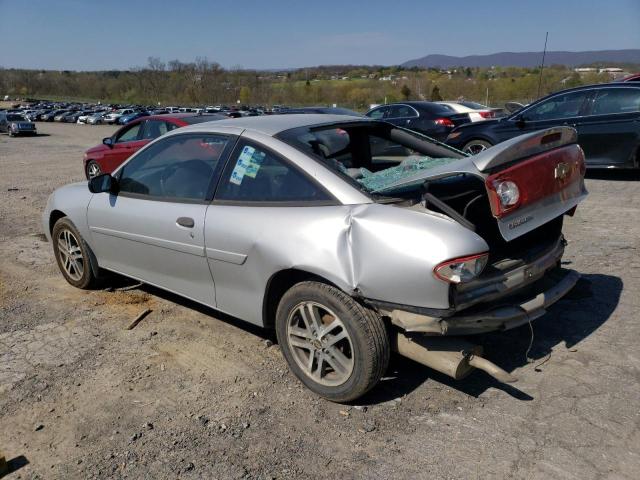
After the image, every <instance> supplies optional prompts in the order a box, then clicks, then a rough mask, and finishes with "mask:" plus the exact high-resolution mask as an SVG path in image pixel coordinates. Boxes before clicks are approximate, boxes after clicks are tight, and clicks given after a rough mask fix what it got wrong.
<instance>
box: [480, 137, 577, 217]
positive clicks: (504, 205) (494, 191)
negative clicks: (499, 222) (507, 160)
mask: <svg viewBox="0 0 640 480" xmlns="http://www.w3.org/2000/svg"><path fill="white" fill-rule="evenodd" d="M584 168H585V167H584V154H583V153H582V149H581V148H580V147H579V146H578V145H575V144H574V145H567V146H565V147H561V148H557V149H555V150H550V151H548V152H544V153H541V154H539V155H536V156H534V157H531V158H530V159H528V160H524V161H522V162H520V163H517V164H515V165H514V166H512V167H509V168H507V169H505V170H502V171H500V172H498V173H495V174H493V175H490V176H489V177H487V179H486V181H485V184H486V186H487V192H488V194H489V203H490V204H491V211H492V212H493V215H494V216H496V217H497V218H501V217H503V216H505V215H506V214H507V213H509V212H511V211H513V210H515V209H517V208H520V207H524V206H526V205H530V204H532V203H535V202H537V201H538V200H541V199H543V198H545V197H548V196H549V195H553V194H555V193H558V192H561V191H563V190H565V189H568V188H569V186H572V188H580V185H581V183H580V182H581V179H582V177H584V171H585V170H584Z"/></svg>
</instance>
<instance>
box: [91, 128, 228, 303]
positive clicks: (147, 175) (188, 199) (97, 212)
mask: <svg viewBox="0 0 640 480" xmlns="http://www.w3.org/2000/svg"><path fill="white" fill-rule="evenodd" d="M231 143H232V141H231V138H230V137H228V136H222V135H213V134H204V133H203V134H189V133H186V134H180V135H173V136H170V137H167V138H163V139H161V140H159V141H158V142H156V143H155V144H154V145H152V146H151V147H149V148H148V149H146V150H144V151H141V152H140V154H138V155H135V156H134V157H132V158H131V160H130V161H129V162H127V163H126V164H125V165H124V166H123V167H122V168H121V169H120V170H119V171H118V172H117V173H116V174H115V178H116V179H117V182H118V186H119V191H118V193H117V194H110V193H100V194H96V195H94V196H93V198H92V199H91V202H90V203H89V208H88V223H89V229H90V231H91V236H92V239H93V242H92V245H93V247H94V251H95V254H96V256H97V258H98V263H99V264H100V266H101V267H103V268H106V269H107V270H113V271H116V272H119V273H122V274H124V275H127V276H130V277H134V278H137V279H139V280H142V281H144V282H146V283H149V284H152V285H156V286H159V287H161V288H164V289H166V290H169V291H172V292H175V293H178V294H180V295H183V296H185V297H188V298H191V299H193V300H196V301H198V302H200V303H204V304H206V305H210V306H215V303H216V301H215V291H214V286H213V280H212V278H211V273H210V270H209V265H208V263H207V260H206V256H205V249H204V221H205V216H206V212H207V208H208V206H209V202H210V201H211V198H212V196H213V188H214V184H215V182H216V180H217V178H218V176H219V171H218V170H219V168H221V166H222V164H223V161H222V160H223V158H224V156H225V155H226V149H227V148H228V147H229V145H230V144H231Z"/></svg>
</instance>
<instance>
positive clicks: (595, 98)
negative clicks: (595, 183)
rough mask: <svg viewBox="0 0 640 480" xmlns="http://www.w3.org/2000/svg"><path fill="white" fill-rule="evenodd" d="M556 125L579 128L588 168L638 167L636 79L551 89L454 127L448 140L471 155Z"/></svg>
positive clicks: (639, 89) (639, 131)
mask: <svg viewBox="0 0 640 480" xmlns="http://www.w3.org/2000/svg"><path fill="white" fill-rule="evenodd" d="M555 126H571V127H573V128H575V129H576V130H577V131H578V143H579V144H580V146H581V147H582V149H583V150H584V154H585V161H586V165H587V166H588V167H592V168H611V167H618V168H640V85H639V84H637V83H633V82H631V83H604V84H600V85H588V86H582V87H577V88H572V89H569V90H563V91H560V92H556V93H552V94H551V95H548V96H546V97H544V98H542V99H540V100H538V101H536V102H533V103H532V104H530V105H527V106H525V107H523V108H522V109H521V110H519V111H517V112H515V113H513V114H511V115H510V116H508V117H504V118H501V119H498V120H485V121H482V122H477V123H469V124H466V125H462V126H460V127H457V128H456V129H454V130H453V131H452V132H451V133H450V134H449V136H448V137H447V140H446V143H447V144H449V145H451V146H452V147H455V148H457V149H459V150H463V151H464V152H467V153H470V154H473V155H475V154H476V153H480V152H481V151H483V150H485V149H487V148H489V147H491V146H493V145H495V144H497V143H500V142H503V141H505V140H508V139H510V138H513V137H516V136H518V135H522V134H524V133H529V132H532V131H535V130H542V129H545V128H549V127H555Z"/></svg>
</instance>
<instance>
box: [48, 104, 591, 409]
mask: <svg viewBox="0 0 640 480" xmlns="http://www.w3.org/2000/svg"><path fill="white" fill-rule="evenodd" d="M575 141H576V133H575V131H574V130H573V129H570V128H554V129H549V130H545V131H542V132H536V133H532V134H529V135H526V136H523V137H519V138H516V139H513V140H510V141H507V142H504V143H502V144H500V145H498V146H496V147H493V148H491V149H489V150H487V151H486V152H484V153H482V154H480V155H477V156H474V157H468V156H466V155H465V154H462V153H461V152H459V151H456V150H453V149H451V148H449V147H447V146H445V145H442V144H440V143H438V142H435V141H433V140H431V139H429V138H427V137H424V136H422V135H418V134H415V133H413V132H410V131H408V130H405V129H401V128H398V127H395V126H393V125H390V124H387V123H383V122H377V121H373V120H369V119H363V118H358V117H346V116H334V115H277V116H270V117H249V118H241V119H235V120H225V121H224V122H210V123H209V122H208V123H202V124H199V125H194V126H191V127H186V128H181V129H178V130H175V131H173V132H170V133H169V134H167V135H164V136H163V137H160V138H159V139H157V140H155V141H153V142H151V143H150V144H149V145H147V146H146V147H144V148H143V149H141V150H140V151H139V152H137V153H136V154H135V155H133V156H132V157H131V158H130V159H128V160H127V161H126V162H125V163H124V164H123V165H122V166H120V167H119V168H118V169H117V170H116V171H115V172H113V173H112V174H111V175H109V174H105V175H101V176H98V177H95V178H93V179H92V180H90V181H89V182H88V185H87V182H81V183H76V184H71V185H67V186H65V187H62V188H60V189H58V190H56V191H55V192H54V193H53V194H52V195H51V197H50V198H49V200H48V202H47V206H46V209H45V211H44V214H43V218H42V221H43V228H44V230H45V232H46V235H47V236H48V237H49V238H50V240H51V241H52V245H53V250H54V253H55V257H56V260H57V262H58V265H59V267H60V270H61V272H62V275H63V276H64V277H65V278H66V280H67V281H68V282H69V283H70V284H72V285H74V286H76V287H79V288H89V287H90V286H92V285H93V284H94V283H95V282H96V281H98V280H99V277H100V274H101V271H102V270H108V271H111V272H116V273H119V274H122V275H125V276H127V277H131V278H134V279H137V280H140V281H142V282H145V283H148V284H151V285H155V286H157V287H160V288H163V289H165V290H168V291H171V292H174V293H176V294H179V295H182V296H184V297H187V298H189V299H191V300H194V301H196V302H199V303H201V304H204V305H207V306H209V307H211V308H213V309H215V310H217V311H220V312H225V313H227V314H229V315H232V316H235V317H238V318H240V319H243V320H245V321H247V322H250V323H253V324H257V325H260V326H263V327H266V328H275V330H276V334H277V338H278V342H279V345H280V348H281V350H282V353H283V355H284V357H285V359H286V360H287V362H288V363H289V366H290V368H291V370H292V371H293V373H294V374H295V375H296V376H297V377H298V378H299V379H300V380H301V381H302V382H303V383H304V384H305V385H306V386H307V387H309V388H310V389H311V390H313V391H314V392H316V393H317V394H319V395H322V396H324V397H326V398H329V399H331V400H334V401H350V400H354V399H355V398H358V397H359V396H361V395H362V394H364V393H365V392H367V391H368V390H369V389H371V388H372V387H373V386H374V385H375V384H376V383H377V382H378V380H379V379H380V377H381V376H382V375H383V374H384V372H385V369H386V368H387V364H388V361H389V356H390V353H391V351H392V350H396V351H398V352H399V353H401V354H403V355H405V356H408V357H410V358H413V359H415V360H417V361H419V362H421V363H423V364H424V365H427V366H429V367H432V368H435V369H437V370H439V371H441V372H444V373H445V374H448V375H450V376H452V377H454V378H461V377H463V376H464V375H466V374H467V373H469V371H471V369H472V368H474V367H476V368H480V369H482V370H484V371H486V372H487V373H489V374H490V375H492V376H494V377H495V378H497V379H499V380H501V381H513V380H514V378H513V377H512V376H511V375H510V374H509V373H508V372H505V371H504V370H502V369H501V368H499V367H498V366H496V365H494V364H492V363H490V362H488V361H487V360H486V359H485V358H483V357H482V355H481V350H480V348H479V347H477V346H474V345H469V344H467V343H466V342H465V341H463V340H461V339H460V337H459V336H460V335H469V334H474V333H481V332H487V331H492V330H502V329H509V328H514V327H516V326H519V325H522V324H523V323H525V322H528V321H531V320H532V319H535V318H537V317H539V316H540V315H542V314H544V312H545V309H546V308H548V307H549V306H550V305H551V304H552V303H553V302H555V301H556V300H558V299H559V298H561V297H562V296H563V295H564V294H565V293H567V292H568V291H569V290H570V289H571V288H572V287H573V285H574V284H575V283H576V281H577V278H578V274H577V273H576V272H573V271H570V270H565V269H562V268H561V267H560V259H561V257H562V254H563V251H564V247H565V243H566V242H565V239H564V237H563V235H562V222H563V218H564V216H565V214H572V212H573V210H574V209H575V208H576V206H577V204H578V203H579V202H580V201H581V200H582V199H583V198H584V197H585V195H586V190H585V188H584V181H583V175H584V159H583V155H582V151H581V150H580V147H579V146H578V145H576V143H575ZM87 187H88V188H87Z"/></svg>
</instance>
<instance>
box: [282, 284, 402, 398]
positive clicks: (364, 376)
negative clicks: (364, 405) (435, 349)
mask: <svg viewBox="0 0 640 480" xmlns="http://www.w3.org/2000/svg"><path fill="white" fill-rule="evenodd" d="M305 302H309V303H313V304H318V305H321V306H322V307H326V309H327V310H329V311H330V312H331V313H334V314H335V317H337V318H338V319H339V323H341V325H340V326H339V328H340V331H341V333H342V327H344V330H346V333H347V334H348V340H344V341H348V352H347V355H350V360H351V362H352V366H351V370H350V373H349V374H348V375H349V376H348V378H347V379H346V380H344V381H343V383H340V384H336V385H324V384H322V383H319V382H317V381H316V380H314V379H313V378H312V377H311V376H310V374H308V373H306V372H305V371H304V370H303V368H301V367H300V366H299V365H298V363H297V362H298V361H299V359H300V352H301V351H303V350H300V349H297V350H296V352H297V353H296V352H294V350H293V348H292V346H291V345H290V343H289V340H288V336H289V323H290V321H291V320H290V319H295V315H296V312H298V311H299V310H298V308H299V307H300V305H301V304H305ZM325 318H326V317H325V316H322V319H323V322H325V320H324V319H325ZM325 325H333V323H332V321H329V323H326V322H325ZM276 335H277V337H278V343H279V345H280V349H281V350H282V353H283V355H284V357H285V360H286V361H287V363H288V364H289V368H290V369H291V371H292V372H293V373H294V375H295V376H296V377H298V379H299V380H300V381H301V382H302V383H303V384H304V385H305V386H306V387H307V388H309V389H310V390H311V391H313V392H314V393H316V394H318V395H320V396H322V397H324V398H326V399H328V400H331V401H334V402H350V401H353V400H355V399H357V398H358V397H360V396H362V395H363V394H365V393H366V392H368V391H369V390H370V389H372V388H373V387H374V386H375V385H376V384H377V383H378V381H379V380H380V378H381V377H382V376H383V375H384V373H385V371H386V369H387V367H388V365H389V357H390V353H391V346H390V342H389V336H388V333H387V330H386V328H385V325H384V322H383V321H382V319H381V318H380V316H379V315H378V314H376V313H375V312H374V311H373V310H370V309H368V308H366V307H364V306H362V305H361V304H359V303H358V302H356V301H355V300H354V299H353V298H351V297H350V296H349V295H347V294H345V293H344V292H342V291H341V290H339V289H337V288H335V287H333V286H330V285H327V284H324V283H319V282H311V281H308V282H302V283H298V284H296V285H294V286H293V287H291V289H289V290H288V291H287V292H286V293H285V294H284V295H283V297H282V299H281V300H280V304H279V305H278V309H277V311H276ZM325 339H326V337H325ZM329 340H331V338H330V339H329ZM305 341H307V340H305ZM313 341H315V342H316V343H318V341H317V340H311V341H310V342H313ZM322 341H323V342H324V340H322ZM336 345H338V344H336ZM351 347H352V348H351ZM318 348H320V347H318ZM341 348H344V347H341ZM319 352H320V350H318V352H316V353H319ZM322 352H325V350H324V349H322ZM296 355H297V358H298V360H296ZM312 355H313V353H312V352H311V351H310V352H309V357H308V358H309V359H311V356H312ZM329 356H330V357H331V355H329ZM325 358H326V357H325ZM333 359H334V360H335V358H333ZM304 362H307V360H304ZM310 362H311V365H312V366H313V365H317V364H318V363H317V361H316V360H313V359H311V360H310ZM314 362H316V363H314ZM328 362H329V361H328V360H327V361H326V362H325V365H328V366H329V370H330V371H331V370H332V368H331V366H330V365H329V363H328ZM320 365H321V366H320V367H319V370H320V371H321V372H322V371H323V368H322V365H323V364H322V363H321V364H320ZM311 370H313V368H311ZM336 373H338V374H339V373H340V372H337V371H336ZM330 374H331V373H330ZM330 374H329V375H330ZM320 375H322V373H320ZM345 375H346V374H345Z"/></svg>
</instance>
